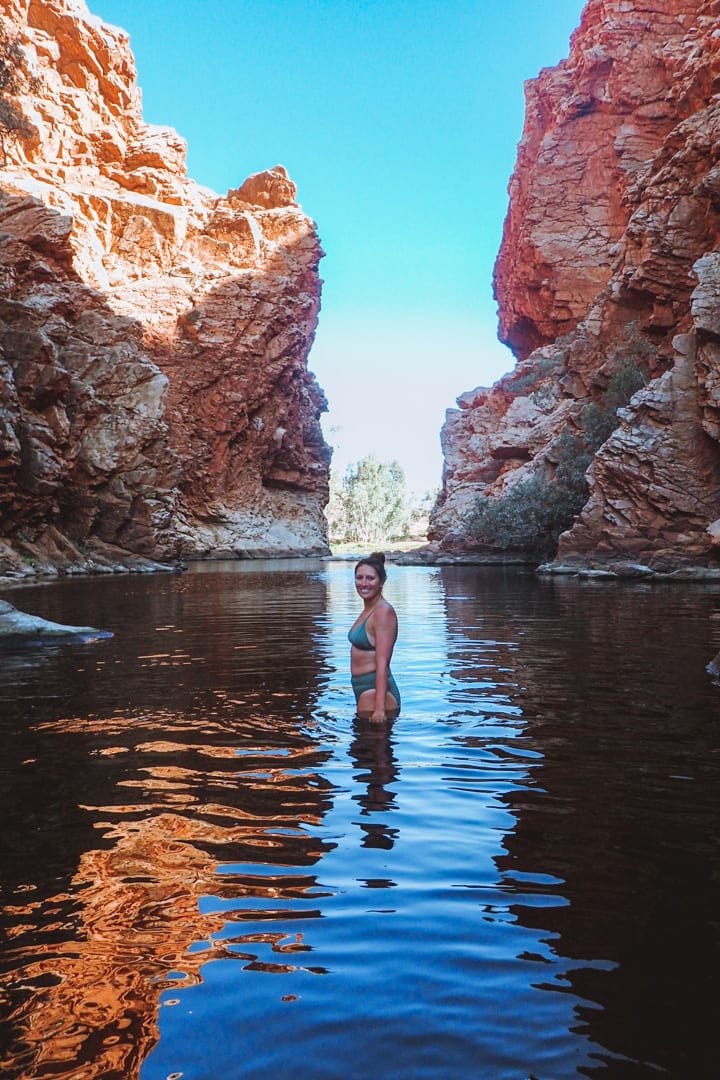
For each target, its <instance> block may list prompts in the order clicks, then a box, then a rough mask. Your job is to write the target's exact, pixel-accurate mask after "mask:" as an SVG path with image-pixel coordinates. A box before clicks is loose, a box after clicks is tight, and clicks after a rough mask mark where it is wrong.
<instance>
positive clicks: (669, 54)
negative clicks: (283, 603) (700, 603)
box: [431, 0, 720, 570]
mask: <svg viewBox="0 0 720 1080" xmlns="http://www.w3.org/2000/svg"><path fill="white" fill-rule="evenodd" d="M719 16H720V5H719V4H718V3H717V2H716V0H713V2H710V0H649V2H648V3H640V2H639V0H634V2H629V0H590V2H589V3H588V4H587V5H586V8H585V10H584V12H583V15H582V20H581V24H580V27H579V28H578V30H577V31H576V32H575V34H574V35H573V38H572V41H571V48H570V55H569V58H568V59H567V60H566V61H563V62H562V63H560V64H559V65H558V66H557V67H556V68H554V69H552V70H544V71H543V72H541V74H540V75H539V77H538V78H537V79H535V80H533V81H532V82H530V83H528V85H527V88H526V98H527V107H526V120H525V128H524V132H523V136H522V140H521V142H520V145H519V148H518V159H517V165H516V169H515V172H514V175H513V177H512V179H511V182H510V188H509V191H510V205H509V210H508V215H507V219H506V222H505V230H504V236H503V241H502V246H501V249H500V253H499V255H498V259H497V264H496V271H495V288H496V294H497V298H498V301H499V320H500V336H501V338H502V339H503V340H504V341H505V342H506V343H507V344H508V345H509V346H510V347H511V348H512V350H513V351H514V353H515V355H516V357H517V359H518V363H517V366H516V368H515V370H514V371H513V372H512V373H511V374H509V375H506V376H504V377H503V378H502V379H501V380H500V381H499V382H498V383H497V384H496V385H495V386H493V387H492V388H490V389H486V388H478V389H477V390H474V391H471V392H469V393H466V394H463V395H462V396H461V397H460V398H459V399H458V405H459V409H458V410H451V411H450V412H449V413H448V417H447V421H446V424H445V427H444V431H443V436H442V438H443V445H444V450H445V470H444V483H443V490H442V493H441V497H440V500H439V502H438V505H437V506H436V508H435V512H434V515H433V518H432V522H431V536H432V537H433V538H434V539H435V540H436V541H438V542H440V543H441V544H442V545H443V546H444V547H446V548H449V549H452V548H457V549H461V550H462V549H466V548H467V547H468V546H471V544H472V541H471V538H470V537H469V535H468V533H467V529H466V521H467V515H468V512H469V510H470V509H471V507H472V506H473V505H474V503H475V501H476V499H477V497H478V496H479V495H480V496H481V495H489V496H498V495H503V494H506V493H507V492H508V491H509V490H510V489H511V488H512V486H513V485H515V484H517V483H518V482H520V481H522V480H526V479H529V478H530V477H534V476H539V477H543V478H547V479H550V480H552V479H553V477H554V476H555V473H556V470H557V468H558V462H559V460H560V459H561V455H562V450H561V447H562V441H561V440H563V439H564V440H567V437H568V435H572V436H576V437H579V436H582V434H583V432H584V430H585V428H584V423H585V422H584V420H583V417H584V416H587V414H586V410H587V407H588V406H589V405H590V404H593V403H594V404H595V405H598V404H602V402H603V400H604V394H605V392H606V390H607V388H608V385H609V384H610V383H611V381H612V380H613V377H614V376H617V374H618V372H621V371H622V370H623V369H626V368H627V366H628V365H631V366H635V367H637V368H640V369H642V370H643V372H644V373H645V376H646V378H647V380H648V385H647V387H646V388H645V389H641V390H639V391H638V392H637V393H636V394H635V395H634V396H633V397H632V398H631V400H629V401H628V402H627V404H626V405H625V407H623V408H621V409H620V410H619V412H618V415H617V424H618V426H617V427H616V429H615V431H614V432H613V433H612V434H611V435H610V436H609V438H607V441H605V442H604V443H603V444H602V445H601V446H600V448H599V450H597V453H596V454H595V457H594V460H593V463H592V465H591V467H590V470H589V472H588V481H589V499H588V501H587V503H586V505H585V508H584V510H583V511H582V513H581V515H580V517H579V518H578V519H577V520H576V524H575V526H574V527H573V528H572V529H571V530H570V531H569V532H566V533H565V534H564V535H563V536H562V538H561V540H560V546H559V552H558V561H559V562H560V563H562V564H568V565H570V566H573V565H574V566H580V565H581V566H596V567H603V566H607V565H608V564H614V563H618V562H628V561H631V562H637V561H641V562H643V563H647V564H649V565H650V566H651V567H652V568H655V569H663V570H672V568H673V567H680V566H682V565H684V564H693V565H698V566H706V567H707V566H712V565H714V563H713V559H714V558H715V553H716V550H717V546H718V544H719V543H720V522H719V521H718V518H720V445H719V441H718V440H719V437H720V424H719V413H718V407H719V406H720V385H719V384H720V374H719V372H720V368H719V367H718V361H719V359H720V356H719V353H718V350H719V348H720V345H719V343H720V269H719V268H720V251H719V250H718V248H719V247H720V245H719V243H718V238H719V236H720V160H719V152H718V147H720V92H719V91H720V21H719V18H718V17H719Z"/></svg>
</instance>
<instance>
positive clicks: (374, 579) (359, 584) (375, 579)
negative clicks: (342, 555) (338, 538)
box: [355, 563, 382, 600]
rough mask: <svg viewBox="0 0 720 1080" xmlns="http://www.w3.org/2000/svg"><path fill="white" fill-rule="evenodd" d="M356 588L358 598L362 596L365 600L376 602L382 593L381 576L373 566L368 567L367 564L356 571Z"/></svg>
mask: <svg viewBox="0 0 720 1080" xmlns="http://www.w3.org/2000/svg"><path fill="white" fill-rule="evenodd" d="M355 588H356V589H357V592H358V596H361V597H362V599H363V600H376V599H377V597H378V596H379V595H380V593H381V592H382V584H381V582H380V575H379V574H378V572H377V570H375V569H374V568H373V567H372V566H368V565H367V563H363V565H362V566H358V568H357V570H356V571H355Z"/></svg>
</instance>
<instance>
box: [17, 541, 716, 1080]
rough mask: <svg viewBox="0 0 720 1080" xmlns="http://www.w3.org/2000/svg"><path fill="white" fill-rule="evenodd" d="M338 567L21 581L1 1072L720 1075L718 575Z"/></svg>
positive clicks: (21, 1076)
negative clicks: (40, 625)
mask: <svg viewBox="0 0 720 1080" xmlns="http://www.w3.org/2000/svg"><path fill="white" fill-rule="evenodd" d="M386 594H387V596H388V597H389V599H391V600H392V602H393V603H394V604H395V606H396V608H397V610H398V614H399V619H400V628H401V636H400V640H399V643H398V646H397V649H396V653H395V657H394V660H393V670H394V671H395V674H396V677H397V679H398V683H399V685H400V688H401V691H402V696H403V712H402V715H401V717H400V719H399V720H398V721H397V722H396V723H395V724H394V725H392V726H390V727H388V728H379V729H377V728H373V727H372V726H371V725H369V724H367V723H364V724H363V723H361V722H358V721H355V720H354V710H353V697H352V693H351V690H350V680H349V673H348V648H349V647H348V644H347V640H346V636H345V635H346V632H347V628H348V626H349V625H350V623H351V622H352V619H353V618H354V616H355V614H356V613H357V611H358V610H359V604H358V601H357V598H356V597H355V595H354V590H353V587H352V567H351V566H348V565H347V564H344V563H324V562H321V561H318V562H316V563H307V562H301V563H274V564H262V563H221V564H215V565H212V564H203V565H200V566H198V567H195V568H193V569H192V570H191V571H189V572H188V573H187V574H184V575H181V576H164V575H157V576H151V577H145V576H141V577H117V578H115V577H113V578H110V579H105V578H102V579H89V580H72V581H63V582H58V583H56V584H53V585H49V586H45V587H42V588H35V587H33V588H24V589H21V590H15V591H13V592H12V593H6V596H7V597H8V598H9V599H11V601H12V602H13V603H15V604H16V605H17V606H19V607H21V608H22V609H24V610H27V611H31V612H32V613H34V614H38V615H42V616H44V617H45V618H50V619H53V620H55V621H59V622H66V623H70V624H74V625H91V626H96V627H99V628H104V629H108V630H112V631H113V633H114V637H112V638H111V639H108V640H106V641H96V642H91V643H90V642H74V643H64V644H52V645H44V646H42V647H34V648H32V647H28V648H25V649H16V650H15V651H14V652H13V651H10V652H7V651H6V652H5V653H3V654H1V655H0V700H1V701H2V720H1V728H2V746H3V753H2V790H1V794H0V810H1V813H2V817H1V819H0V820H1V821H2V832H3V851H2V864H1V865H2V875H1V877H2V892H1V893H0V903H1V922H0V932H1V933H2V951H1V960H2V968H1V972H0V1017H2V1026H1V1028H0V1031H1V1035H0V1065H1V1066H2V1076H3V1078H6V1080H40V1078H42V1080H45V1078H50V1077H53V1078H54V1080H64V1078H68V1080H69V1078H72V1080H90V1078H103V1080H107V1078H115V1077H117V1078H118V1080H120V1078H122V1080H133V1078H136V1077H137V1078H139V1080H168V1078H172V1080H179V1078H181V1077H182V1078H184V1080H234V1078H236V1077H238V1078H260V1077H267V1076H268V1075H269V1076H286V1075H292V1076H293V1077H296V1078H299V1080H326V1078H327V1080H344V1078H348V1077H350V1078H353V1080H355V1078H357V1080H366V1078H367V1080H370V1078H372V1080H378V1078H392V1080H405V1078H408V1080H409V1078H411V1077H412V1078H413V1080H415V1078H432V1080H441V1078H442V1080H445V1078H448V1077H452V1078H466V1077H467V1078H481V1080H485V1078H491V1080H495V1078H508V1080H522V1078H525V1077H535V1078H538V1080H563V1078H564V1077H576V1076H586V1077H603V1078H616V1077H617V1078H623V1080H624V1078H626V1077H627V1078H640V1077H653V1078H655V1077H658V1076H666V1077H668V1076H669V1077H679V1078H683V1080H685V1078H692V1080H696V1078H703V1077H710V1076H713V1077H714V1076H716V1075H717V1068H718V1066H717V1058H718V1030H719V1023H718V1022H719V1021H720V1015H719V1013H720V1008H719V1002H720V994H719V993H718V989H719V981H720V980H719V978H718V969H719V964H720V941H719V938H720V933H719V931H718V922H719V920H720V844H719V843H718V839H719V834H720V820H719V815H718V790H719V787H718V781H719V780H720V739H719V738H718V735H719V724H718V720H719V717H720V710H719V708H718V706H719V704H720V686H718V685H717V684H716V682H714V681H713V678H712V677H711V675H710V674H708V671H707V670H706V666H707V664H708V662H709V661H710V660H711V659H712V658H713V657H714V655H715V654H716V653H717V652H718V651H719V650H720V587H718V586H715V585H704V586H703V585H677V584H676V585H663V584H657V583H655V584H653V585H649V584H645V583H643V584H626V585H620V584H618V583H607V582H579V581H574V580H564V579H552V580H543V579H539V578H536V577H534V576H532V575H529V574H523V573H521V572H518V571H514V572H502V571H495V570H488V569H481V568H471V567H464V568H449V567H448V568H428V567H422V568H421V567H402V568H401V567H396V568H391V570H390V580H389V582H388V585H387V587H386Z"/></svg>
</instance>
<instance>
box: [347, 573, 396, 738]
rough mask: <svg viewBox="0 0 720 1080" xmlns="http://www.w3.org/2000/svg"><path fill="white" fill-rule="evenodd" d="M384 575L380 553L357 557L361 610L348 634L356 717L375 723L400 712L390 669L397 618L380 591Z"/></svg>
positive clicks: (393, 716)
mask: <svg viewBox="0 0 720 1080" xmlns="http://www.w3.org/2000/svg"><path fill="white" fill-rule="evenodd" d="M386 578H387V573H386V571H385V556H384V555H383V554H382V552H373V554H372V555H368V556H367V557H366V558H364V559H360V561H359V562H358V564H357V565H356V567H355V588H356V589H357V592H358V595H359V597H360V599H361V600H362V602H363V610H362V613H361V614H360V615H359V617H358V618H357V619H356V620H355V622H354V623H353V625H352V626H351V628H350V631H349V633H348V640H349V642H350V644H351V645H352V649H351V651H350V674H351V677H352V688H353V691H354V692H355V700H356V702H357V711H358V716H359V717H361V718H362V719H363V720H373V721H376V722H378V723H381V722H382V721H384V720H394V719H395V717H396V716H397V715H398V713H399V712H400V691H399V690H398V688H397V683H396V682H395V680H394V678H393V677H392V673H391V671H390V657H391V656H392V652H393V648H394V647H395V641H396V639H397V632H398V621H397V615H396V614H395V609H394V608H393V606H392V604H389V603H388V602H387V600H386V599H385V597H384V596H383V594H382V590H383V585H384V584H385V580H386Z"/></svg>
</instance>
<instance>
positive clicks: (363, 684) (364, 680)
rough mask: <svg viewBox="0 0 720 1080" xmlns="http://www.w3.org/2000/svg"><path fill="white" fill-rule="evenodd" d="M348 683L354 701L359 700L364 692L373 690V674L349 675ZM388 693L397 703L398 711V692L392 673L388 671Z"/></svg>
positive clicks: (370, 672) (369, 672)
mask: <svg viewBox="0 0 720 1080" xmlns="http://www.w3.org/2000/svg"><path fill="white" fill-rule="evenodd" d="M350 681H351V683H352V688H353V693H354V694H355V701H359V700H360V695H361V694H364V693H365V691H366V690H374V689H375V672H374V671H368V672H366V673H365V675H351V676H350ZM387 688H388V693H389V694H392V696H393V697H394V698H395V700H396V701H397V703H398V709H399V708H400V691H399V690H398V685H397V683H396V682H395V679H394V678H393V676H392V673H391V672H389V671H388V681H387Z"/></svg>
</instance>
